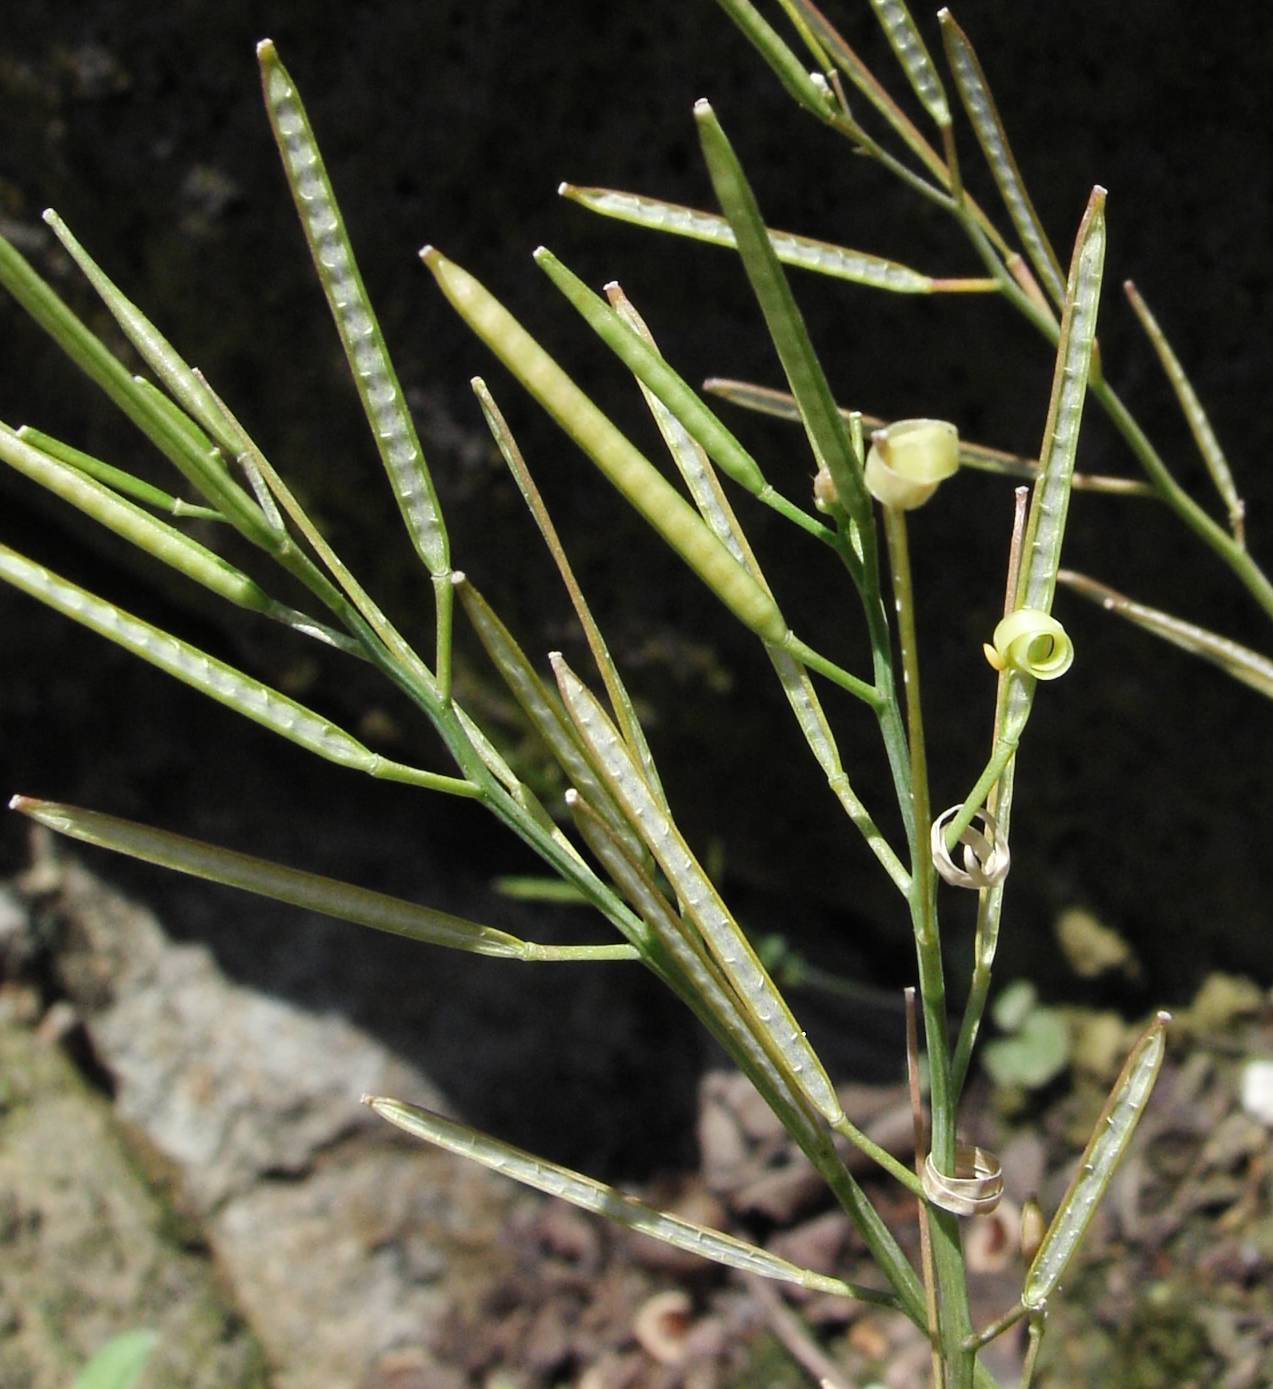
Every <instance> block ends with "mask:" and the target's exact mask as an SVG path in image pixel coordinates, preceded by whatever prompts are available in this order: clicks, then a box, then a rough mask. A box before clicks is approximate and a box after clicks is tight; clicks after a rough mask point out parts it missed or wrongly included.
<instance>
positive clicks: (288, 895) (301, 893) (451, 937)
mask: <svg viewBox="0 0 1273 1389" xmlns="http://www.w3.org/2000/svg"><path fill="white" fill-rule="evenodd" d="M9 809H10V810H16V811H19V812H20V813H21V814H23V815H26V816H28V817H29V818H30V819H32V820H35V821H37V822H38V823H39V824H41V825H46V826H47V827H48V828H49V829H51V830H56V831H57V832H58V833H59V834H65V835H69V836H70V837H71V838H72V839H78V840H80V841H81V843H84V844H94V845H96V846H97V847H98V848H102V849H110V850H112V851H113V852H115V853H117V854H126V855H127V856H128V857H129V858H135V859H140V860H142V862H144V863H153V864H156V865H158V866H159V867H161V868H169V869H172V870H173V871H174V872H177V873H185V874H186V875H187V876H188V877H193V878H202V879H204V880H205V881H206V882H212V883H220V884H221V885H222V886H224V887H234V888H238V889H240V890H241V891H243V892H253V893H255V894H256V895H257V896H258V897H269V898H271V899H273V900H274V901H276V902H286V903H288V904H289V905H290V906H293V907H302V908H304V909H305V910H306V911H314V912H321V913H322V914H323V915H324V916H331V917H335V918H337V919H338V920H340V921H351V922H353V923H354V924H355V925H358V926H369V927H371V929H372V930H375V931H386V932H388V933H390V934H391V935H395V936H405V937H407V938H408V939H409V940H416V941H421V942H423V943H424V944H426V945H439V946H443V947H445V948H446V949H448V950H464V951H468V952H469V953H470V954H474V955H489V956H492V957H493V958H496V959H503V960H525V961H534V962H540V961H550V960H552V961H556V960H592V961H598V960H635V959H637V958H638V954H637V951H636V950H635V949H634V948H633V947H632V946H631V945H603V946H573V945H569V946H552V945H536V944H535V943H534V942H532V941H524V940H520V939H519V938H518V937H517V936H514V935H510V934H509V933H508V932H507V931H500V930H498V929H496V928H495V927H493V926H482V925H480V924H479V923H478V922H476V921H469V920H467V919H465V918H464V917H460V916H452V915H451V913H449V912H441V911H435V910H433V908H431V907H421V906H417V905H416V903H414V902H407V901H404V900H403V899H402V898H400V897H391V896H389V895H388V894H387V893H384V892H374V891H372V890H371V889H370V888H365V887H358V886H357V885H356V884H354V883H346V882H340V881H339V880H337V879H335V878H328V877H326V876H324V875H323V874H320V873H308V872H305V871H304V870H303V869H299V868H289V867H287V866H286V865H284V864H281V863H272V862H271V861H270V860H268V859H263V858H257V857H256V856H255V855H253V854H244V853H240V852H239V851H238V850H235V849H225V848H222V847H221V846H220V845H217V844H208V843H206V842H204V841H203V840H199V839H190V838H188V837H187V836H185V835H181V834H173V833H172V832H171V831H169V830H161V829H155V828H153V827H152V826H150V825H140V824H137V823H136V822H135V821H133V820H121V819H119V818H118V817H117V816H114V815H104V814H102V812H100V811H96V810H85V809H83V808H81V807H80V806H74V805H63V804H61V803H59V802H55V801H43V800H38V799H36V798H33V797H31V796H14V797H13V798H12V800H10V802H9Z"/></svg>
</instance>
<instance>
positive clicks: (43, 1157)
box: [0, 1023, 266, 1389]
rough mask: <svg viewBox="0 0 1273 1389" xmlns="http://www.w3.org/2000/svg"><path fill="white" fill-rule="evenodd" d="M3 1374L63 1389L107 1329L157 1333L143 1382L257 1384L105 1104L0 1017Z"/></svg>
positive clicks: (190, 1386) (211, 1278) (217, 1297)
mask: <svg viewBox="0 0 1273 1389" xmlns="http://www.w3.org/2000/svg"><path fill="white" fill-rule="evenodd" d="M0 1077H2V1078H3V1082H2V1083H3V1097H2V1100H0V1384H4V1385H5V1386H9V1387H10V1389H18V1386H23V1389H63V1386H65V1385H66V1384H68V1383H69V1382H70V1380H71V1378H72V1377H73V1375H74V1374H75V1372H76V1371H78V1369H79V1368H80V1366H81V1365H82V1364H83V1363H84V1362H85V1361H86V1360H87V1359H88V1358H89V1356H90V1355H91V1354H92V1353H93V1352H94V1351H95V1350H97V1349H98V1348H100V1346H101V1345H102V1344H103V1343H104V1342H105V1341H106V1340H108V1339H109V1338H110V1337H111V1336H112V1335H114V1334H116V1333H118V1332H120V1331H124V1330H127V1329H130V1328H133V1327H147V1328H150V1329H151V1330H153V1331H155V1332H156V1333H157V1335H158V1344H157V1347H156V1349H155V1351H154V1353H153V1355H152V1357H151V1362H150V1365H149V1367H148V1369H147V1372H146V1378H145V1380H144V1381H143V1384H144V1386H146V1389H158V1386H161V1385H181V1386H182V1387H183V1389H257V1386H264V1385H265V1383H266V1379H265V1366H264V1359H263V1356H262V1354H261V1350H260V1347H259V1345H258V1344H257V1342H256V1340H255V1339H254V1337H253V1336H252V1334H251V1333H250V1332H249V1331H248V1329H247V1328H246V1327H245V1326H244V1324H243V1321H242V1318H241V1316H240V1315H239V1313H238V1312H237V1310H236V1309H235V1308H234V1306H233V1305H232V1303H230V1302H229V1301H228V1300H227V1298H226V1295H225V1290H224V1288H223V1287H221V1286H219V1282H218V1279H217V1278H216V1276H215V1275H214V1272H213V1270H212V1269H211V1268H210V1266H209V1264H208V1262H207V1260H206V1259H204V1258H202V1257H201V1256H200V1255H199V1254H198V1253H195V1252H191V1251H190V1250H188V1249H183V1248H182V1247H180V1244H181V1235H182V1230H181V1227H180V1225H179V1223H178V1222H176V1221H174V1219H173V1218H172V1214H171V1212H170V1211H168V1210H167V1209H165V1207H164V1205H163V1204H162V1203H161V1202H160V1201H159V1200H158V1199H157V1198H156V1197H155V1195H154V1194H153V1193H152V1192H151V1191H150V1190H149V1188H148V1187H147V1185H146V1183H145V1180H144V1178H143V1177H142V1175H141V1174H140V1172H139V1171H138V1168H137V1165H136V1163H135V1161H134V1160H133V1158H132V1156H131V1155H130V1153H129V1152H128V1150H127V1148H126V1146H125V1144H124V1143H123V1141H122V1140H121V1137H120V1134H119V1132H118V1129H117V1127H116V1125H115V1122H114V1120H113V1119H112V1116H111V1112H110V1106H109V1105H108V1104H107V1103H106V1102H105V1101H104V1100H103V1099H102V1098H101V1097H100V1096H99V1095H96V1094H94V1093H93V1092H92V1091H91V1090H89V1089H88V1087H87V1086H86V1085H85V1084H84V1082H83V1080H82V1079H81V1077H80V1076H79V1074H78V1073H77V1072H76V1070H75V1068H74V1066H73V1065H72V1064H71V1062H70V1061H69V1060H68V1059H67V1058H66V1056H65V1055H64V1054H63V1053H62V1052H61V1051H60V1050H59V1049H58V1048H57V1047H56V1046H53V1045H50V1044H49V1043H47V1042H44V1041H42V1040H41V1039H40V1038H39V1037H37V1036H35V1035H34V1034H32V1033H31V1032H30V1031H28V1030H26V1029H24V1028H21V1027H16V1026H12V1025H9V1024H7V1023H0Z"/></svg>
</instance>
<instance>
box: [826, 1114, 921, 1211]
mask: <svg viewBox="0 0 1273 1389" xmlns="http://www.w3.org/2000/svg"><path fill="white" fill-rule="evenodd" d="M835 1131H836V1133H838V1134H840V1135H841V1136H842V1137H844V1138H847V1139H848V1140H849V1142H850V1143H852V1144H853V1146H854V1147H855V1148H858V1149H860V1150H861V1151H862V1152H864V1153H865V1154H866V1155H867V1157H869V1158H873V1159H874V1160H875V1161H876V1162H878V1163H879V1165H880V1166H881V1167H882V1168H883V1169H884V1170H885V1171H886V1172H887V1173H889V1175H890V1176H893V1177H896V1178H897V1180H898V1181H899V1182H901V1184H902V1185H903V1186H904V1187H905V1188H906V1189H907V1191H909V1192H910V1193H911V1195H912V1196H920V1197H922V1196H923V1194H924V1185H923V1183H922V1182H921V1181H920V1179H919V1178H918V1177H917V1176H916V1175H915V1174H914V1172H912V1171H911V1169H910V1168H909V1167H907V1166H906V1164H905V1163H903V1162H899V1161H898V1160H897V1158H895V1157H894V1156H893V1154H892V1153H890V1152H889V1151H888V1150H887V1149H886V1148H881V1147H880V1145H879V1144H878V1143H877V1142H876V1141H875V1140H874V1139H873V1138H870V1137H868V1135H867V1134H865V1133H863V1132H862V1130H861V1129H860V1128H858V1126H857V1125H856V1124H855V1123H853V1122H852V1121H851V1120H850V1119H849V1118H848V1116H847V1115H842V1116H841V1117H840V1121H839V1123H837V1124H836V1125H835Z"/></svg>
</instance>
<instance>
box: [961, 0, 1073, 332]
mask: <svg viewBox="0 0 1273 1389" xmlns="http://www.w3.org/2000/svg"><path fill="white" fill-rule="evenodd" d="M937 17H938V19H939V20H940V21H941V27H942V40H943V42H944V44H945V46H946V60H947V62H949V64H950V70H951V72H952V73H953V74H954V77H955V86H956V87H957V88H958V90H959V96H960V99H961V100H962V102H963V104H964V110H965V111H966V112H967V113H968V119H969V121H970V122H971V124H972V128H973V131H974V133H975V134H976V136H977V141H978V143H979V144H980V145H981V151H982V153H983V154H984V155H985V158H986V163H987V164H988V165H989V166H990V172H991V174H992V175H993V177H994V181H995V185H996V187H997V188H998V189H999V196H1000V197H1001V198H1002V199H1003V203H1004V206H1005V207H1006V208H1007V209H1008V216H1009V217H1011V219H1012V225H1013V226H1014V227H1015V228H1016V232H1017V235H1018V236H1019V237H1020V238H1021V244H1022V246H1024V247H1025V251H1026V255H1028V256H1029V257H1030V264H1031V265H1033V266H1034V269H1035V273H1036V274H1037V275H1038V276H1039V279H1040V280H1042V282H1043V284H1044V285H1045V286H1046V287H1047V291H1048V293H1049V294H1050V295H1051V297H1052V300H1053V302H1054V303H1055V304H1056V305H1057V306H1058V307H1059V306H1060V305H1061V304H1062V303H1063V302H1064V300H1065V276H1064V275H1063V274H1062V273H1061V265H1060V262H1059V261H1058V260H1057V257H1056V252H1055V251H1054V250H1053V249H1052V243H1051V241H1049V240H1048V234H1047V232H1046V231H1044V229H1043V223H1042V222H1041V221H1040V220H1039V214H1038V213H1037V212H1036V211H1035V209H1034V203H1033V202H1032V201H1031V198H1030V194H1029V192H1028V190H1027V189H1026V186H1025V181H1024V180H1023V179H1022V177H1021V170H1020V169H1019V168H1018V167H1017V161H1016V158H1015V157H1014V155H1013V153H1012V146H1011V145H1010V144H1009V143H1008V136H1007V132H1006V131H1005V130H1004V128H1003V122H1002V120H1001V119H1000V118H999V109H998V107H997V106H996V104H995V99H994V96H993V94H992V93H991V90H990V84H989V83H988V82H987V81H986V75H985V73H984V72H983V71H982V67H981V63H980V61H979V59H978V58H977V53H976V50H975V49H974V48H973V46H972V44H971V43H970V42H969V41H968V36H967V35H966V34H965V33H964V31H963V30H962V29H961V28H960V27H959V25H958V24H956V23H955V20H954V18H953V16H952V15H951V13H950V11H949V10H940V11H938V15H937Z"/></svg>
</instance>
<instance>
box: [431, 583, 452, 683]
mask: <svg viewBox="0 0 1273 1389" xmlns="http://www.w3.org/2000/svg"><path fill="white" fill-rule="evenodd" d="M433 605H434V611H435V613H436V615H437V638H436V647H435V649H436V653H437V656H436V660H437V670H436V679H437V682H438V697H439V698H440V699H441V701H442V703H443V704H450V702H451V634H452V629H453V627H454V621H453V618H454V613H455V585H454V584H453V583H452V582H451V574H450V572H449V571H448V572H447V573H445V574H434V575H433Z"/></svg>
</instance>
